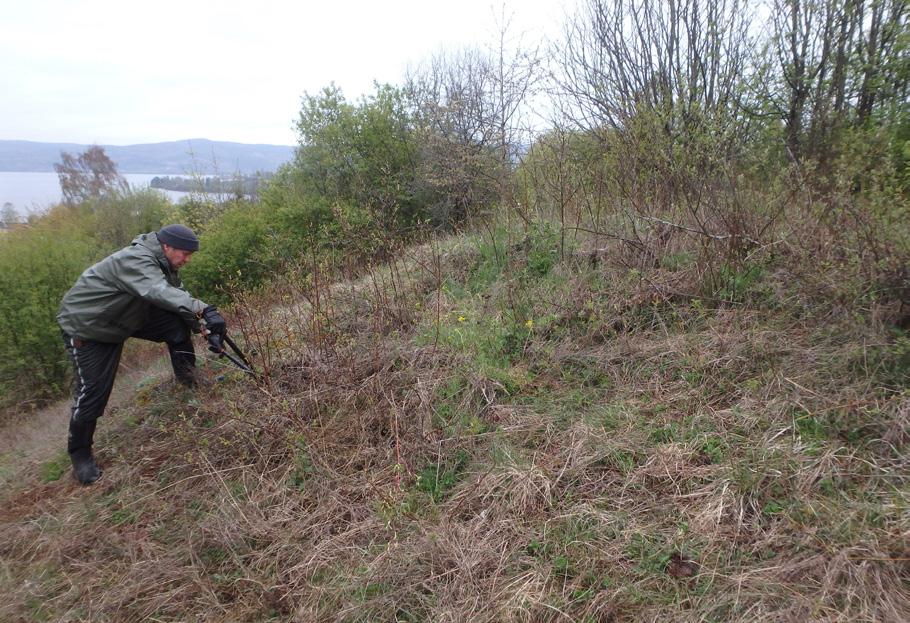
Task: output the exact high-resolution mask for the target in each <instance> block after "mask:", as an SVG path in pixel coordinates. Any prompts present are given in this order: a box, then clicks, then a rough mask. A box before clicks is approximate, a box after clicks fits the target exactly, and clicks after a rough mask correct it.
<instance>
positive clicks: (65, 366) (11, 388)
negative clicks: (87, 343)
mask: <svg viewBox="0 0 910 623" xmlns="http://www.w3.org/2000/svg"><path fill="white" fill-rule="evenodd" d="M98 257H99V248H98V244H97V243H96V242H95V241H93V240H92V239H91V238H90V237H89V236H87V235H86V234H85V233H84V231H83V229H82V228H81V227H79V226H78V223H77V222H76V218H75V215H73V214H64V213H61V214H57V215H51V216H49V217H47V218H45V219H43V220H40V221H38V222H37V223H36V224H34V225H32V226H31V227H29V228H28V229H24V230H21V231H17V232H12V233H9V234H5V235H4V236H3V237H0V317H2V318H3V322H2V323H0V395H2V396H3V398H2V399H0V400H2V402H3V403H7V404H9V403H11V402H14V401H16V400H21V399H25V398H31V399H37V400H40V399H45V398H48V397H51V396H54V395H57V394H59V393H60V392H61V390H62V388H63V383H64V380H65V378H66V375H67V372H68V370H69V363H68V362H67V360H66V354H65V351H64V349H63V342H62V340H61V337H60V329H59V327H58V326H57V322H56V316H57V310H58V307H59V305H60V300H61V299H62V298H63V295H64V293H65V292H66V291H67V290H68V289H69V288H70V287H71V286H72V285H73V283H74V282H75V281H76V278H77V277H78V276H79V275H80V274H81V273H82V271H83V270H84V269H85V268H86V267H87V266H88V265H89V264H91V263H92V262H93V261H94V260H96V259H98Z"/></svg>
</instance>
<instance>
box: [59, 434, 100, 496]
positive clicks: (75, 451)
mask: <svg viewBox="0 0 910 623" xmlns="http://www.w3.org/2000/svg"><path fill="white" fill-rule="evenodd" d="M97 423H98V421H97V420H90V421H88V422H76V421H74V420H70V430H69V439H68V441H67V450H68V451H69V455H70V461H72V463H73V477H74V478H75V479H76V480H78V481H79V482H80V483H81V484H83V485H90V484H92V483H93V482H95V481H96V480H98V479H99V478H101V474H102V473H103V472H102V471H101V469H100V468H99V467H98V464H97V463H95V457H93V456H92V439H93V437H94V436H95V425H96V424H97Z"/></svg>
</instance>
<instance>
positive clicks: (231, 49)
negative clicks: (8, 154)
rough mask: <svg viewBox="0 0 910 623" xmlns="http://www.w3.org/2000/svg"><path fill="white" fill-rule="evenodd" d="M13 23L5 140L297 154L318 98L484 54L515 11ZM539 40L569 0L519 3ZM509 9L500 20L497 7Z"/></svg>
mask: <svg viewBox="0 0 910 623" xmlns="http://www.w3.org/2000/svg"><path fill="white" fill-rule="evenodd" d="M7 4H10V5H12V6H9V7H4V9H3V19H2V22H0V63H2V66H3V68H4V69H3V71H2V72H0V90H2V92H3V93H4V95H3V97H0V138H5V139H25V140H39V141H68V142H84V143H89V142H98V143H106V144H129V143H140V142H155V141H163V140H178V139H185V138H192V137H205V138H211V139H214V140H232V141H240V142H248V143H252V142H258V143H277V144H292V143H293V142H294V141H295V138H296V137H295V135H294V133H293V131H292V129H291V125H292V122H293V120H294V118H295V117H296V115H297V112H298V110H299V106H300V97H301V96H302V95H303V93H304V92H305V91H307V92H311V93H312V92H315V91H317V90H319V89H320V88H322V87H324V86H326V85H328V84H329V82H331V81H334V82H335V83H336V84H338V85H339V86H340V87H341V88H342V90H343V91H344V93H345V94H346V95H347V96H348V97H349V98H356V97H357V96H359V95H361V94H363V93H366V92H370V91H372V84H373V81H374V80H377V81H379V82H393V83H395V82H398V81H399V80H400V79H401V77H402V75H403V73H404V71H405V68H406V67H407V66H408V65H409V64H413V63H417V62H419V61H420V60H422V59H424V58H426V57H427V56H428V55H429V54H431V53H433V52H435V51H438V50H439V49H440V48H443V47H457V46H462V45H480V44H482V43H483V42H486V41H490V40H491V37H492V35H493V33H494V32H495V30H496V23H495V20H494V14H495V13H498V12H500V10H501V7H502V4H500V3H493V4H491V2H490V1H489V0H462V1H461V2H457V3H456V2H451V0H449V1H439V0H397V1H392V0H388V1H386V2H363V1H361V2H357V1H352V0H336V1H334V2H332V1H330V2H300V1H270V0H263V1H261V2H259V3H254V2H250V1H249V0H243V1H240V0H221V1H219V2H198V1H195V2H194V1H192V0H189V1H183V2H177V1H175V0H162V1H159V2H156V3H133V2H123V1H122V0H120V1H113V0H81V1H80V2H71V1H64V0H30V1H29V2H12V0H7ZM504 4H505V12H506V14H512V15H513V20H514V24H513V26H514V28H515V30H516V31H525V32H527V33H528V36H527V40H529V41H531V40H534V39H538V38H540V37H542V36H543V33H544V32H546V31H549V32H550V33H552V34H555V30H556V29H557V26H558V23H559V21H561V15H562V8H561V6H560V4H559V3H558V2H552V1H551V2H546V1H545V0H527V1H525V2H520V1H518V0H508V1H507V2H505V3H504ZM494 6H495V7H497V8H496V9H495V10H494V8H493V7H494Z"/></svg>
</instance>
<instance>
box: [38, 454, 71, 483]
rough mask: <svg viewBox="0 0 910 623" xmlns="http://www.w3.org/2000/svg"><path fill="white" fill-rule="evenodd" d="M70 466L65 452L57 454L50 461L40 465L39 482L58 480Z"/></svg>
mask: <svg viewBox="0 0 910 623" xmlns="http://www.w3.org/2000/svg"><path fill="white" fill-rule="evenodd" d="M69 466H70V457H69V454H67V453H66V452H62V453H60V454H58V455H57V456H56V457H54V458H53V459H51V460H50V461H47V462H45V463H44V464H42V465H41V476H40V478H41V482H43V483H44V484H47V483H49V482H54V481H57V480H60V477H61V476H63V474H65V473H66V471H67V469H69Z"/></svg>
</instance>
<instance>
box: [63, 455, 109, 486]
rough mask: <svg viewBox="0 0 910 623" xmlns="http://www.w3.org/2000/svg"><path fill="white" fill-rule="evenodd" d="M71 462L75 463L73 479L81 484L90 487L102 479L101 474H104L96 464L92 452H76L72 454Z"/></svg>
mask: <svg viewBox="0 0 910 623" xmlns="http://www.w3.org/2000/svg"><path fill="white" fill-rule="evenodd" d="M70 460H71V461H72V462H73V477H74V478H75V479H76V480H78V481H79V484H83V485H90V484H92V483H93V482H95V481H96V480H98V479H99V478H101V474H103V473H104V472H102V471H101V468H99V467H98V464H97V463H95V457H93V456H92V451H91V450H86V449H81V450H76V451H75V452H72V453H70Z"/></svg>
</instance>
